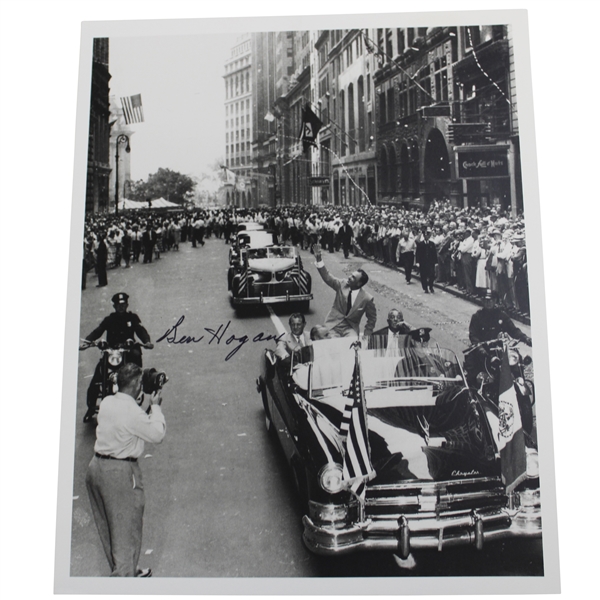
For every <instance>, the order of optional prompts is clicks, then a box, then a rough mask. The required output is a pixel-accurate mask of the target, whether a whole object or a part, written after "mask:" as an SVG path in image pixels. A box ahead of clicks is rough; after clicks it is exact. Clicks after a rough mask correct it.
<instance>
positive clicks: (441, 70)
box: [433, 56, 448, 102]
mask: <svg viewBox="0 0 600 600" xmlns="http://www.w3.org/2000/svg"><path fill="white" fill-rule="evenodd" d="M446 67H447V59H446V57H445V56H442V58H438V59H437V60H435V61H434V63H433V69H434V81H435V99H436V100H437V101H438V102H447V101H448V70H447V68H446Z"/></svg>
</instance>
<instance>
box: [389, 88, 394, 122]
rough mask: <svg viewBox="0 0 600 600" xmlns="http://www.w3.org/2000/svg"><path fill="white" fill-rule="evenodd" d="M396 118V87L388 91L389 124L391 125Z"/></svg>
mask: <svg viewBox="0 0 600 600" xmlns="http://www.w3.org/2000/svg"><path fill="white" fill-rule="evenodd" d="M395 118H396V102H395V99H394V86H391V87H390V88H389V89H388V91H387V122H388V123H391V122H392V121H393V120H394V119H395Z"/></svg>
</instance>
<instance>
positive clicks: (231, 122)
mask: <svg viewBox="0 0 600 600" xmlns="http://www.w3.org/2000/svg"><path fill="white" fill-rule="evenodd" d="M224 80H225V166H226V167H227V168H228V169H230V170H231V171H233V172H234V173H235V175H236V184H235V186H228V188H229V189H227V190H226V198H227V204H228V205H233V206H252V205H253V204H254V198H255V194H256V186H255V187H254V189H253V188H252V182H254V184H256V177H255V176H254V171H255V167H254V156H253V150H252V139H253V135H254V133H253V114H254V112H253V106H252V94H253V85H254V82H253V81H252V39H251V35H250V34H246V35H243V36H241V37H240V38H239V39H238V40H237V43H236V45H235V46H234V47H233V48H232V50H231V55H230V57H229V59H228V60H227V61H226V63H225V75H224Z"/></svg>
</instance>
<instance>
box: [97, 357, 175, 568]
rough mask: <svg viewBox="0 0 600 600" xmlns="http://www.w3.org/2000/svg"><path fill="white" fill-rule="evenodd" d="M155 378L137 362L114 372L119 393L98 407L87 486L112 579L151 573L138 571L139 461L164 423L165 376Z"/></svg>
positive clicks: (160, 437)
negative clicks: (144, 397) (144, 404)
mask: <svg viewBox="0 0 600 600" xmlns="http://www.w3.org/2000/svg"><path fill="white" fill-rule="evenodd" d="M160 375H162V376H163V377H162V379H157V377H156V376H155V375H154V376H152V377H150V380H151V381H150V384H151V385H150V386H148V379H149V378H148V373H147V372H146V373H144V371H142V369H141V368H140V367H139V366H138V365H136V364H135V363H128V364H126V365H124V366H123V367H122V368H121V369H120V370H119V372H118V374H117V385H118V388H119V391H118V392H117V393H116V394H114V395H113V396H107V397H106V398H104V400H103V401H102V402H101V404H100V411H99V413H98V427H97V428H96V444H95V446H94V457H93V458H92V460H91V462H90V464H89V467H88V471H87V475H86V485H87V490H88V494H89V498H90V503H91V505H92V512H93V514H94V520H95V521H96V526H97V528H98V533H99V535H100V541H101V542H102V546H103V548H104V552H105V554H106V558H107V559H108V563H109V565H110V569H111V577H150V576H151V575H152V571H151V570H150V569H144V570H142V569H139V568H138V559H139V556H140V551H141V547H142V525H143V514H144V486H143V483H142V472H141V469H140V466H139V464H138V462H137V461H138V458H139V457H140V456H141V455H142V453H143V452H144V442H151V443H153V444H159V443H160V442H162V440H163V438H164V437H165V432H166V424H165V418H164V416H163V413H162V409H161V407H160V404H161V402H162V397H161V388H162V384H163V383H164V382H165V381H166V376H164V374H160ZM143 380H145V381H144V392H146V393H147V394H149V401H150V407H149V410H148V412H144V410H143V409H142V408H141V407H140V406H139V405H138V398H139V396H140V394H141V392H142V386H143Z"/></svg>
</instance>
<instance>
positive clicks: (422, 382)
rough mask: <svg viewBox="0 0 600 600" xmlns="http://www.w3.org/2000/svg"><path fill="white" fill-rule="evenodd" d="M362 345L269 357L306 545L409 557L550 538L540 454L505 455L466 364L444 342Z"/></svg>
mask: <svg viewBox="0 0 600 600" xmlns="http://www.w3.org/2000/svg"><path fill="white" fill-rule="evenodd" d="M351 342H352V340H350V341H349V340H348V338H341V339H340V338H338V339H331V340H319V341H315V342H313V345H312V346H311V347H309V348H303V349H302V353H301V355H296V354H293V355H292V357H290V358H288V359H285V360H283V361H282V360H280V359H278V358H277V357H276V356H275V354H274V352H273V351H271V350H266V351H265V353H264V355H263V357H262V363H261V374H260V376H259V377H258V379H257V388H258V391H259V393H260V395H261V396H262V402H263V405H264V412H265V420H266V425H267V429H268V431H269V432H270V434H271V435H273V436H276V437H277V438H278V440H279V445H280V446H281V448H282V449H283V452H284V454H285V457H286V459H287V461H288V463H289V466H290V468H291V471H292V474H293V479H294V482H295V484H296V488H297V492H298V494H299V495H300V499H301V501H302V504H303V506H304V507H305V515H304V517H303V524H304V533H303V539H304V542H305V544H306V546H307V547H308V548H309V549H310V550H311V551H313V552H315V553H317V554H324V555H335V554H343V553H349V552H354V551H360V550H384V551H388V550H389V551H391V552H394V553H396V554H397V555H399V556H400V557H402V558H407V557H408V556H409V555H410V552H411V549H436V550H442V549H446V548H448V547H452V546H456V545H474V546H476V547H477V548H481V547H482V546H483V545H484V544H487V543H492V542H495V541H496V540H502V539H506V538H511V537H520V536H524V537H539V536H541V507H540V498H539V479H538V474H537V472H535V463H536V460H535V458H536V457H533V456H529V454H530V451H531V449H528V448H525V447H524V446H523V445H522V444H521V445H520V446H519V445H518V444H516V442H517V441H518V440H517V437H515V444H516V446H515V448H513V451H514V452H515V453H517V454H519V456H518V457H517V459H515V456H514V455H511V456H508V454H507V453H506V452H505V451H504V450H505V446H506V444H503V443H501V441H500V436H501V435H502V434H503V433H506V427H505V428H504V429H503V428H502V423H503V420H502V418H499V415H498V407H497V406H493V405H490V404H489V402H488V401H487V400H486V399H485V398H484V397H482V396H481V395H480V394H479V393H478V391H477V390H474V389H470V388H469V387H468V386H467V384H466V379H465V374H464V372H463V368H462V365H461V363H460V362H459V360H458V359H457V356H456V355H455V354H454V353H453V352H452V351H449V350H445V349H441V348H439V347H438V346H437V345H436V344H435V343H433V342H431V343H428V344H415V345H412V346H411V345H410V344H407V347H401V346H403V344H400V345H399V346H398V348H394V350H390V349H388V348H387V347H385V346H384V348H382V349H377V348H375V349H368V346H369V345H371V344H367V343H365V342H366V341H365V340H363V342H364V343H363V348H360V349H359V348H358V347H351ZM357 377H358V379H357ZM357 388H358V389H359V392H357V391H356V390H357ZM357 394H359V395H360V397H361V403H360V404H359V405H358V406H363V407H365V408H363V411H364V427H365V430H366V431H368V434H366V435H365V436H363V437H364V438H366V439H363V445H364V446H365V447H366V448H368V456H369V459H370V462H371V466H370V467H369V469H367V471H369V470H371V472H370V474H369V475H367V476H366V477H365V478H364V480H365V481H366V487H365V488H364V489H363V490H361V491H360V492H359V491H357V490H356V489H354V488H353V487H352V486H351V483H352V481H350V480H349V478H348V476H347V475H346V473H347V465H346V462H351V461H352V458H351V457H350V450H349V444H350V442H349V440H350V437H351V436H354V438H353V444H352V445H353V450H352V452H354V447H355V446H356V444H358V445H359V446H360V443H361V442H360V437H361V436H360V431H357V430H353V428H352V427H351V428H350V432H348V430H347V428H346V429H344V427H343V425H342V422H343V420H344V419H345V418H346V415H347V414H348V413H347V412H346V411H347V410H348V404H349V398H350V399H352V402H355V401H356V395H357ZM354 410H358V408H357V406H355V407H354ZM499 424H500V426H499ZM504 424H506V423H504ZM357 440H358V441H357ZM527 459H531V460H529V462H527ZM515 460H517V463H519V464H520V465H521V467H518V466H517V471H518V469H519V468H521V470H522V471H523V472H517V473H516V474H515V472H514V471H515V468H513V467H514V463H515ZM367 462H368V461H367ZM524 465H527V466H526V467H525V466H524ZM355 481H356V480H355Z"/></svg>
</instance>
